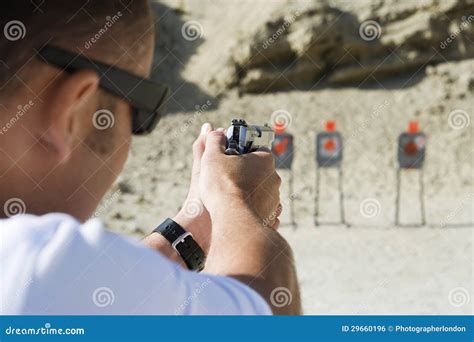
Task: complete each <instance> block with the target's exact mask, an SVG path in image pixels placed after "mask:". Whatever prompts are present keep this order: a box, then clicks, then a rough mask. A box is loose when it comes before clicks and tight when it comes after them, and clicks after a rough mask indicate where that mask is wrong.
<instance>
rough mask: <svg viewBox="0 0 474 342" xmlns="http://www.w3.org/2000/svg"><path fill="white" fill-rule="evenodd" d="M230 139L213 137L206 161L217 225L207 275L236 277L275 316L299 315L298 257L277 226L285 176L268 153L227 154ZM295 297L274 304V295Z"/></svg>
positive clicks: (205, 197)
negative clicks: (253, 292) (225, 152)
mask: <svg viewBox="0 0 474 342" xmlns="http://www.w3.org/2000/svg"><path fill="white" fill-rule="evenodd" d="M225 143H226V140H225V136H224V134H223V133H222V132H218V131H216V132H210V133H208V135H207V138H206V148H205V151H204V154H203V156H202V160H201V174H200V175H199V178H200V179H199V193H200V195H201V199H202V201H203V203H204V205H205V206H206V208H207V209H208V211H209V214H210V217H211V220H212V243H211V248H210V250H209V254H208V256H207V260H206V266H205V268H204V271H205V272H208V273H211V274H217V275H223V276H229V277H233V278H235V279H237V280H239V281H241V282H242V283H245V284H247V285H248V286H250V287H251V288H253V289H254V290H255V291H257V292H258V293H259V294H260V295H261V296H262V298H264V299H265V300H266V301H267V303H268V305H269V306H271V308H272V310H273V313H275V314H286V315H288V314H299V313H301V302H300V293H299V286H298V280H297V278H296V271H295V267H294V262H293V254H292V251H291V248H290V246H289V245H288V243H287V242H286V241H285V240H284V239H283V238H282V237H281V235H280V234H279V233H278V232H277V231H275V230H274V229H271V228H269V227H272V228H274V227H277V226H278V215H279V212H280V211H281V206H280V199H279V187H280V183H281V180H280V177H279V176H278V175H277V173H276V172H275V166H274V161H273V156H272V155H271V154H270V153H269V151H258V152H252V153H249V154H244V155H225V154H224V150H225ZM281 288H283V289H284V290H285V291H286V292H289V293H290V294H291V300H290V301H289V303H288V305H285V306H280V305H279V303H276V302H275V298H274V297H275V290H278V289H281Z"/></svg>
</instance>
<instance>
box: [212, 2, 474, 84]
mask: <svg viewBox="0 0 474 342" xmlns="http://www.w3.org/2000/svg"><path fill="white" fill-rule="evenodd" d="M473 57H474V0H447V1H437V0H427V1H397V0H384V1H357V2H355V3H354V4H348V3H347V2H341V3H339V2H338V1H332V2H331V3H330V4H329V3H324V2H321V1H317V2H310V1H305V2H301V3H291V5H286V6H284V7H283V8H280V9H278V10H277V11H276V12H275V13H274V15H273V16H272V19H271V20H269V21H267V22H266V23H265V25H264V26H263V27H260V28H259V29H258V30H257V31H256V32H253V33H252V34H250V35H248V36H245V37H242V38H241V39H239V41H238V42H237V44H236V47H235V49H234V52H233V53H232V57H231V59H230V60H229V61H228V63H227V65H226V67H225V68H223V70H222V71H221V72H220V73H218V74H217V75H216V76H215V77H214V79H213V83H214V85H216V86H217V87H218V88H221V89H222V87H226V88H238V89H239V90H240V91H241V92H248V93H263V92H268V91H275V90H284V89H294V88H308V89H309V88H312V87H315V86H316V85H318V84H319V83H320V82H323V83H324V84H330V85H339V84H352V85H361V84H363V83H365V82H373V81H375V80H379V79H382V78H384V77H391V76H398V75H403V74H406V73H408V72H414V71H417V70H418V69H420V70H421V69H422V68H423V67H424V66H426V65H429V64H435V63H438V62H443V61H449V60H460V59H466V58H473Z"/></svg>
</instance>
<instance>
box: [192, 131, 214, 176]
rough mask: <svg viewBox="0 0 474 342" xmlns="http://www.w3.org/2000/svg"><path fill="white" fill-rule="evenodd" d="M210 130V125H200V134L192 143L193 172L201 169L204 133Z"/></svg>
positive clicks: (204, 145)
mask: <svg viewBox="0 0 474 342" xmlns="http://www.w3.org/2000/svg"><path fill="white" fill-rule="evenodd" d="M210 131H212V125H211V124H210V123H207V122H206V123H205V124H203V125H202V127H201V134H200V135H199V137H198V138H197V139H196V140H195V141H194V144H193V174H196V173H199V170H200V169H201V158H202V155H203V153H204V149H205V147H206V135H207V134H208V133H209V132H210Z"/></svg>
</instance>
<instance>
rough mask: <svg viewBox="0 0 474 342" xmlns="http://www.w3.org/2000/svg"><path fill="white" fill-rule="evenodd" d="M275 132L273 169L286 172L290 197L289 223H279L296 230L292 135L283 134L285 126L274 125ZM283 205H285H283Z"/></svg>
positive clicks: (288, 200)
mask: <svg viewBox="0 0 474 342" xmlns="http://www.w3.org/2000/svg"><path fill="white" fill-rule="evenodd" d="M273 130H274V132H275V139H274V140H273V144H272V152H273V156H274V158H275V167H276V168H277V169H279V170H282V171H284V172H287V173H288V174H287V176H288V177H286V178H288V191H289V193H290V196H289V197H288V198H287V201H285V202H288V206H289V210H290V214H289V215H290V222H281V223H280V225H281V226H291V227H293V229H296V226H297V224H296V220H295V201H294V197H293V196H294V192H293V191H294V190H293V189H294V185H293V169H292V164H293V154H294V143H293V135H292V134H290V133H286V132H285V126H284V125H279V124H278V123H276V124H275V126H274V127H273ZM283 204H285V203H283Z"/></svg>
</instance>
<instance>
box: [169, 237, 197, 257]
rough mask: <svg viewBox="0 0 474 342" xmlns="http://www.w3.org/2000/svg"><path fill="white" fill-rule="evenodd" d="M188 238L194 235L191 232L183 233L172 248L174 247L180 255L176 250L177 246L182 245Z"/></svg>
mask: <svg viewBox="0 0 474 342" xmlns="http://www.w3.org/2000/svg"><path fill="white" fill-rule="evenodd" d="M188 236H193V235H192V234H191V233H190V232H186V233H183V234H182V235H180V236H179V237H178V238H177V239H176V240H174V242H173V243H172V244H171V247H173V249H174V250H175V251H176V252H178V253H179V251H178V250H177V249H176V246H178V244H180V243H183V242H184V239H186V238H187V237H188Z"/></svg>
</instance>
